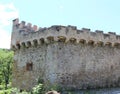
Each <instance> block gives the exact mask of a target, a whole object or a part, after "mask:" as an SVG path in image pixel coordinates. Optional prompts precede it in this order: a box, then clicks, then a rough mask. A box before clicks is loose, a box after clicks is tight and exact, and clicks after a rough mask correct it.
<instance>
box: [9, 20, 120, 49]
mask: <svg viewBox="0 0 120 94" xmlns="http://www.w3.org/2000/svg"><path fill="white" fill-rule="evenodd" d="M53 42H65V43H69V42H71V43H82V44H88V45H93V46H106V45H107V46H110V47H119V46H120V35H116V33H115V32H108V33H103V31H101V30H96V31H95V32H92V31H90V29H88V28H82V29H81V30H78V29H77V27H75V26H70V25H69V26H61V25H54V26H51V27H49V28H38V27H37V26H36V25H33V26H32V24H31V23H27V24H26V22H25V21H21V23H19V19H15V20H13V29H12V38H11V49H20V48H22V47H31V46H37V45H41V44H43V43H53Z"/></svg>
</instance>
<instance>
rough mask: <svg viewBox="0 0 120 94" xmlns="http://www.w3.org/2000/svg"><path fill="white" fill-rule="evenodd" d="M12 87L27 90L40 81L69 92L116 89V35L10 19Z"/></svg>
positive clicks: (119, 82) (119, 64) (119, 73)
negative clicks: (44, 25)
mask: <svg viewBox="0 0 120 94" xmlns="http://www.w3.org/2000/svg"><path fill="white" fill-rule="evenodd" d="M11 49H12V50H14V53H15V55H14V69H13V82H12V84H13V86H15V87H17V88H19V89H26V90H30V89H31V88H32V87H33V86H35V85H36V84H37V80H38V79H39V78H40V79H42V80H43V82H44V84H46V85H54V84H55V85H59V86H61V87H65V88H69V89H87V88H104V87H120V35H116V33H114V32H109V33H107V34H105V33H103V31H100V30H96V31H95V32H92V31H90V29H87V28H82V29H81V30H78V29H77V28H76V27H75V26H70V25H69V26H58V25H55V26H51V27H49V28H37V26H36V25H34V26H32V25H31V23H28V24H27V25H26V23H25V21H22V22H21V23H19V19H15V20H13V29H12V37H11Z"/></svg>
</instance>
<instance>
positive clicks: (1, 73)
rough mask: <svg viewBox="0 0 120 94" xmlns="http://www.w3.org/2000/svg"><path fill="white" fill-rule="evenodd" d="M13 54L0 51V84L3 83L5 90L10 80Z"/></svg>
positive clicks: (7, 51)
mask: <svg viewBox="0 0 120 94" xmlns="http://www.w3.org/2000/svg"><path fill="white" fill-rule="evenodd" d="M12 63H13V52H12V51H10V50H3V49H0V82H1V83H4V85H5V89H7V87H8V86H7V85H8V84H9V82H10V80H11V75H12Z"/></svg>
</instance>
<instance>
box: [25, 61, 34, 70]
mask: <svg viewBox="0 0 120 94" xmlns="http://www.w3.org/2000/svg"><path fill="white" fill-rule="evenodd" d="M26 70H27V71H32V70H33V63H27V64H26Z"/></svg>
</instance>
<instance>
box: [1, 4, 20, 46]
mask: <svg viewBox="0 0 120 94" xmlns="http://www.w3.org/2000/svg"><path fill="white" fill-rule="evenodd" d="M18 15H19V12H18V10H17V9H16V8H15V6H14V4H13V3H7V4H2V3H0V48H10V36H11V32H10V31H9V30H11V29H12V28H11V29H9V28H8V27H10V26H11V22H12V20H13V19H14V18H16V17H18Z"/></svg>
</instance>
